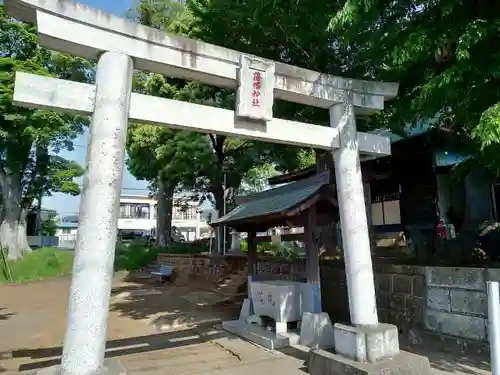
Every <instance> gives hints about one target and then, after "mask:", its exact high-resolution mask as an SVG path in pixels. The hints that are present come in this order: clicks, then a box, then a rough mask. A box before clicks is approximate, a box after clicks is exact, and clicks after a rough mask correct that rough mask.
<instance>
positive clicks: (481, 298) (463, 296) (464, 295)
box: [450, 289, 488, 318]
mask: <svg viewBox="0 0 500 375" xmlns="http://www.w3.org/2000/svg"><path fill="white" fill-rule="evenodd" d="M450 301H451V311H452V312H458V313H461V314H474V315H479V316H482V317H484V318H486V317H487V316H488V297H487V296H486V293H484V292H478V291H473V290H463V289H452V290H451V291H450Z"/></svg>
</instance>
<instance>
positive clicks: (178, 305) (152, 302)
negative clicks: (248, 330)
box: [110, 282, 239, 329]
mask: <svg viewBox="0 0 500 375" xmlns="http://www.w3.org/2000/svg"><path fill="white" fill-rule="evenodd" d="M194 290H195V289H194V288H193V287H192V286H185V287H183V286H175V285H172V284H159V283H158V284H152V283H151V282H135V283H134V284H126V285H123V286H119V287H115V288H113V291H112V296H113V301H112V303H111V306H110V310H111V311H114V312H118V313H119V314H120V315H121V316H125V317H128V318H131V319H134V320H145V319H149V320H151V322H150V323H151V324H152V325H153V326H155V327H156V328H157V329H162V327H167V326H172V327H173V326H187V327H189V326H190V325H194V324H196V323H199V322H205V321H208V320H210V321H211V322H216V321H222V320H229V319H232V318H233V317H235V316H238V314H239V306H238V305H235V304H231V303H226V304H220V305H214V306H204V307H200V306H196V305H194V304H192V303H189V302H187V301H185V300H184V299H183V298H182V297H183V296H184V295H187V294H188V293H190V292H193V291H194Z"/></svg>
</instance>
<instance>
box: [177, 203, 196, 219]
mask: <svg viewBox="0 0 500 375" xmlns="http://www.w3.org/2000/svg"><path fill="white" fill-rule="evenodd" d="M172 211H173V212H172V216H173V219H174V220H196V207H182V206H181V207H179V206H174V207H173V208H172Z"/></svg>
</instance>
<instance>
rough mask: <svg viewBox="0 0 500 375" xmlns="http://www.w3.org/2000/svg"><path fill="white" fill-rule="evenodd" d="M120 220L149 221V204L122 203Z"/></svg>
mask: <svg viewBox="0 0 500 375" xmlns="http://www.w3.org/2000/svg"><path fill="white" fill-rule="evenodd" d="M120 218H122V219H149V204H145V203H121V204H120Z"/></svg>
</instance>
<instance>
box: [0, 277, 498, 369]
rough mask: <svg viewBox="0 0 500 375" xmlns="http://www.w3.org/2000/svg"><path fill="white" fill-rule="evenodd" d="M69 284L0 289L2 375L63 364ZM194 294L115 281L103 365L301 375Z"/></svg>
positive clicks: (469, 358) (458, 363) (462, 359)
mask: <svg viewBox="0 0 500 375" xmlns="http://www.w3.org/2000/svg"><path fill="white" fill-rule="evenodd" d="M69 283H70V279H69V278H58V279H53V280H48V281H42V282H35V283H30V284H24V285H16V286H1V287H0V374H1V375H7V374H17V373H19V372H22V373H24V372H26V373H33V372H35V371H36V370H38V369H41V368H43V367H47V366H51V365H55V364H58V363H59V362H60V357H61V345H62V340H63V336H64V330H65V324H66V309H67V302H68V290H69ZM192 290H193V287H191V288H188V287H178V286H171V285H151V284H147V285H144V284H139V283H131V282H125V281H123V280H119V279H117V280H115V282H114V286H113V292H112V299H111V307H110V310H111V311H110V316H109V323H108V344H107V351H106V355H107V357H114V358H118V359H119V360H120V361H121V362H122V363H123V365H124V366H125V368H126V369H127V371H128V373H129V374H148V375H154V374H162V375H187V374H207V375H208V374H210V375H231V374H235V373H238V374H239V375H246V374H252V375H255V374H256V373H259V372H260V373H271V372H273V373H275V372H279V373H287V375H295V374H305V373H306V372H304V371H303V366H304V359H305V357H304V355H303V353H302V355H296V354H297V353H295V355H294V350H293V348H291V349H290V350H291V351H290V350H284V351H283V353H278V352H272V351H268V350H265V349H263V348H260V347H257V346H255V345H253V344H251V343H249V342H246V341H244V340H241V339H239V338H236V337H234V336H232V335H229V334H227V333H225V332H224V331H222V330H221V329H220V328H219V325H218V324H219V323H220V322H221V320H225V319H230V318H233V317H234V314H237V311H235V309H234V308H231V307H230V306H221V307H217V308H214V307H208V308H207V307H196V306H195V305H193V304H191V303H188V302H187V301H185V300H184V299H183V298H182V296H184V295H186V294H188V293H189V292H191V291H192ZM405 349H408V347H406V348H405ZM410 349H411V351H412V352H416V353H418V354H423V355H426V356H428V357H429V359H430V361H431V364H432V366H433V368H434V375H437V374H445V373H454V374H467V375H476V374H478V375H483V374H488V373H490V365H489V359H488V358H485V357H484V355H475V354H474V353H472V354H467V355H466V354H463V353H460V354H454V353H444V352H442V351H441V350H440V349H441V348H439V347H435V348H431V347H425V348H422V347H418V346H413V347H411V348H410ZM277 370H279V371H277Z"/></svg>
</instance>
